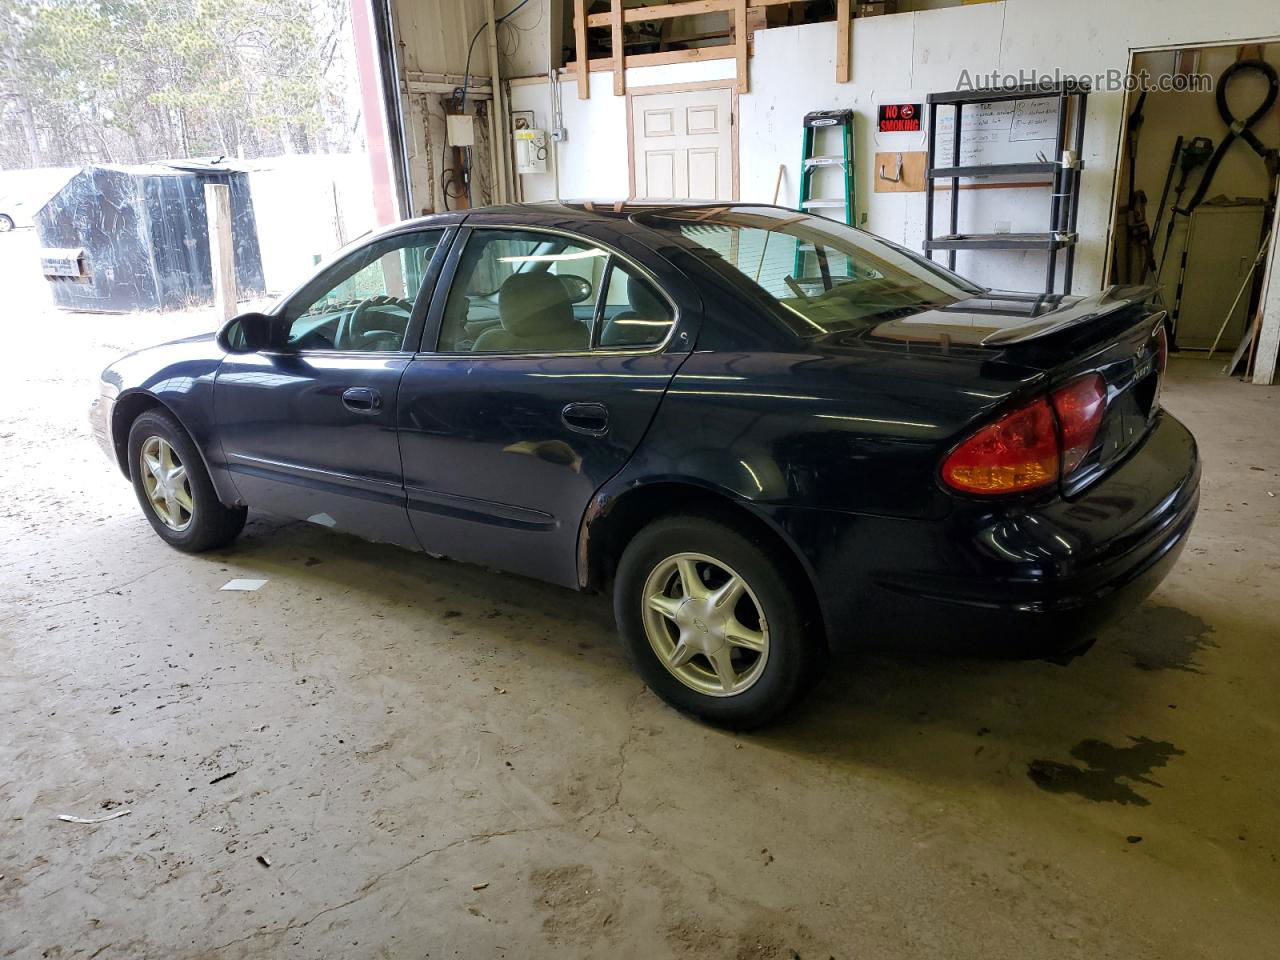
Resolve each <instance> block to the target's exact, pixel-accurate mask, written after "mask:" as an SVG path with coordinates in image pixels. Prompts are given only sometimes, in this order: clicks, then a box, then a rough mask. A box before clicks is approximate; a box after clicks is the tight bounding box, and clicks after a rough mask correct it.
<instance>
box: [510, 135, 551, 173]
mask: <svg viewBox="0 0 1280 960" xmlns="http://www.w3.org/2000/svg"><path fill="white" fill-rule="evenodd" d="M514 136H515V143H516V173H546V172H547V132H546V131H545V130H517V131H516V132H515V134H514Z"/></svg>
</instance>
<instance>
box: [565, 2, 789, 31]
mask: <svg viewBox="0 0 1280 960" xmlns="http://www.w3.org/2000/svg"><path fill="white" fill-rule="evenodd" d="M793 2H795V0H750V2H749V3H748V4H747V6H748V7H751V8H753V9H754V8H756V7H776V6H781V5H782V4H784V3H793ZM736 3H737V0H685V2H683V3H665V4H661V5H659V6H656V7H628V8H627V9H626V10H624V11H623V15H622V19H623V22H624V23H639V22H641V21H644V20H669V19H671V18H672V17H690V16H694V15H695V14H699V13H720V12H722V11H725V10H732V9H733V8H734V6H735V4H736ZM612 17H613V14H612V12H610V13H593V14H591V16H589V17H587V26H589V27H607V26H609V23H610V21H611V19H612Z"/></svg>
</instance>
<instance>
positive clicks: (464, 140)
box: [444, 113, 476, 147]
mask: <svg viewBox="0 0 1280 960" xmlns="http://www.w3.org/2000/svg"><path fill="white" fill-rule="evenodd" d="M444 122H445V133H446V135H447V136H448V138H449V146H451V147H473V146H475V143H476V128H475V117H473V116H471V115H470V114H469V113H455V114H449V115H448V116H446V117H445V118H444Z"/></svg>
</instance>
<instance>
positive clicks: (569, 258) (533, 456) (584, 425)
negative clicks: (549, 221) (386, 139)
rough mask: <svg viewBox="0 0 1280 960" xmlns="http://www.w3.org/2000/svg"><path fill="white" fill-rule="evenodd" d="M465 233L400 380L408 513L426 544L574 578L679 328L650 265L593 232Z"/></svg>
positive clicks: (684, 349) (664, 378)
mask: <svg viewBox="0 0 1280 960" xmlns="http://www.w3.org/2000/svg"><path fill="white" fill-rule="evenodd" d="M463 233H464V234H466V236H464V237H460V238H459V240H458V241H457V242H455V244H454V251H453V252H452V253H451V254H450V257H449V260H450V263H449V264H448V265H446V267H445V270H444V273H443V275H442V279H441V283H440V289H439V290H438V291H437V293H436V297H435V303H434V304H433V308H432V314H433V322H434V320H435V318H437V317H438V318H439V334H438V338H437V337H431V336H430V335H429V336H428V342H429V343H431V344H432V345H434V346H436V349H435V350H434V351H432V352H427V351H426V350H424V352H423V353H422V354H420V355H418V356H417V357H415V358H414V359H413V361H412V362H411V363H410V364H409V367H408V369H407V370H406V371H405V375H404V380H403V382H402V384H401V388H400V447H401V452H402V455H403V457H404V472H405V487H406V491H407V494H408V505H409V516H410V519H411V521H412V523H413V526H414V529H415V530H416V531H417V534H418V539H419V540H420V542H421V543H422V546H423V547H424V548H425V549H426V550H428V551H430V552H432V553H440V554H445V555H447V556H451V557H454V558H455V559H459V560H465V561H471V562H476V563H484V564H486V565H488V566H492V567H499V568H502V569H505V570H510V571H513V572H516V573H522V574H525V575H527V576H532V577H537V578H539V579H542V580H549V581H551V582H553V583H560V584H563V585H566V586H572V585H575V584H576V581H577V563H576V550H577V536H578V527H579V524H580V522H581V520H582V517H583V513H584V512H585V511H586V509H587V506H588V504H589V503H590V500H591V497H592V495H593V494H594V493H595V491H596V490H597V489H599V488H600V486H601V485H603V484H604V482H605V481H606V480H608V479H609V478H610V477H612V476H613V475H614V474H615V473H617V471H618V470H619V469H621V467H622V466H623V464H625V463H626V461H627V459H628V458H629V457H630V456H631V453H632V451H633V450H634V449H635V447H636V446H637V445H638V444H639V442H640V439H641V438H642V437H643V435H644V433H645V431H646V430H647V429H648V426H649V422H650V421H651V420H652V418H653V414H654V412H655V411H656V410H657V407H658V403H659V402H660V401H661V399H662V395H663V392H664V391H665V390H666V388H667V385H668V383H669V382H670V380H671V377H672V376H673V375H674V374H675V371H676V369H677V368H678V367H679V366H680V364H681V362H683V360H684V359H685V357H686V356H687V355H688V343H689V341H690V339H691V338H689V337H687V335H682V334H683V331H676V330H675V329H674V328H675V326H676V312H675V309H674V307H673V305H672V302H671V300H670V299H668V297H667V296H665V295H664V294H662V293H660V292H659V291H658V289H657V286H656V284H655V283H654V282H653V279H652V278H651V277H650V276H649V275H647V273H646V271H645V270H644V269H643V268H641V267H640V266H639V265H638V264H637V263H635V262H634V261H631V260H629V259H625V258H623V257H621V256H619V255H617V254H615V253H613V252H611V251H610V250H607V249H605V248H604V247H603V246H601V245H599V244H597V243H596V242H595V241H593V240H589V239H587V238H585V237H579V236H575V235H571V234H566V233H563V232H559V231H555V232H552V231H546V232H543V231H537V230H530V229H511V228H479V229H473V230H464V231H463ZM450 278H451V280H452V282H451V283H450V285H449V287H448V288H446V287H445V284H446V282H447V281H449V280H450ZM428 330H429V331H430V325H429V326H428Z"/></svg>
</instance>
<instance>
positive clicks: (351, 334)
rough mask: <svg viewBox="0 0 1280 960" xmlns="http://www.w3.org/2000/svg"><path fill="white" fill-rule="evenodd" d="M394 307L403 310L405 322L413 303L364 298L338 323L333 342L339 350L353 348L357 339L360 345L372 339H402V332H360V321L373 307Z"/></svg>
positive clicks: (396, 299) (392, 299) (389, 299)
mask: <svg viewBox="0 0 1280 960" xmlns="http://www.w3.org/2000/svg"><path fill="white" fill-rule="evenodd" d="M388 306H389V307H395V308H396V309H398V310H403V311H404V313H405V319H406V321H407V319H408V316H409V314H411V313H413V303H412V302H410V301H408V300H405V299H402V298H401V297H389V296H384V295H381V294H380V295H378V296H373V297H365V298H364V299H363V300H361V301H360V302H359V303H357V304H356V305H355V308H354V309H353V310H352V311H351V312H350V313H349V314H347V315H346V316H345V317H343V318H342V320H340V321H339V322H338V331H337V334H336V336H335V337H334V340H335V341H336V342H337V344H338V345H339V349H342V348H347V349H350V348H351V347H353V346H354V345H355V344H354V341H355V340H356V339H357V338H358V339H359V340H360V342H361V343H365V342H367V341H369V340H371V339H373V338H374V337H403V336H404V331H403V330H402V331H400V332H399V333H397V332H396V331H395V330H386V329H374V330H361V329H360V325H361V321H363V320H364V319H365V315H366V314H367V313H368V312H369V311H370V310H371V309H373V308H374V307H388Z"/></svg>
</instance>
